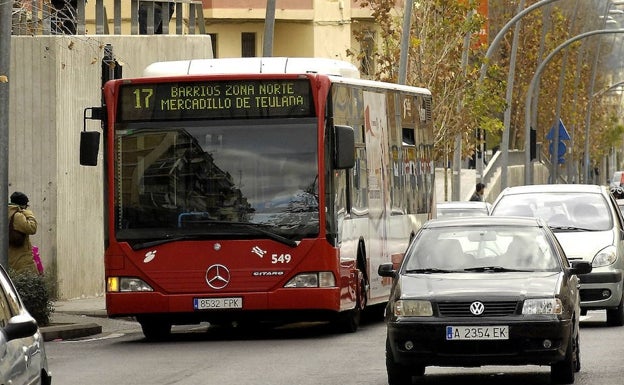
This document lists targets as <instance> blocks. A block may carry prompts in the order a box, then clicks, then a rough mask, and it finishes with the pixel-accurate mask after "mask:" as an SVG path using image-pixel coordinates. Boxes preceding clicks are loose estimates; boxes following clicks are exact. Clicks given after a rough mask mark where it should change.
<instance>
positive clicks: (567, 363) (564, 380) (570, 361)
mask: <svg viewBox="0 0 624 385" xmlns="http://www.w3.org/2000/svg"><path fill="white" fill-rule="evenodd" d="M575 345H576V343H575V342H574V337H572V336H570V341H568V347H567V348H566V353H565V358H564V359H563V361H559V362H557V363H555V364H552V365H551V366H550V379H551V382H552V383H553V384H573V383H574V372H575V371H576V370H575V369H576V365H577V363H576V362H575V361H576V360H575V356H576V352H575V350H576V348H575Z"/></svg>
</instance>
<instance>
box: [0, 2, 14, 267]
mask: <svg viewBox="0 0 624 385" xmlns="http://www.w3.org/2000/svg"><path fill="white" fill-rule="evenodd" d="M12 9H13V2H12V1H0V154H1V155H0V183H2V188H0V265H2V266H3V267H4V268H7V269H8V267H9V257H8V250H9V224H8V219H9V218H8V211H9V209H8V202H9V79H10V76H9V68H10V67H11V21H12V19H11V11H12Z"/></svg>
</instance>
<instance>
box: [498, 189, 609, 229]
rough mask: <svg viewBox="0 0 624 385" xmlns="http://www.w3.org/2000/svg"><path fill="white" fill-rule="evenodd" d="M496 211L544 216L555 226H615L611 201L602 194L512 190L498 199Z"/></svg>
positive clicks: (594, 227) (508, 213)
mask: <svg viewBox="0 0 624 385" xmlns="http://www.w3.org/2000/svg"><path fill="white" fill-rule="evenodd" d="M492 215H516V216H525V217H541V218H543V219H544V220H545V221H546V222H547V223H548V225H549V226H551V227H569V228H578V229H582V230H595V231H606V230H610V229H612V228H613V218H612V217H611V211H610V210H609V206H608V203H607V201H606V200H605V199H604V198H603V197H602V195H600V194H583V193H572V192H570V193H536V194H509V195H505V196H502V197H501V199H500V200H499V201H498V202H497V203H496V205H495V206H494V208H493V209H492Z"/></svg>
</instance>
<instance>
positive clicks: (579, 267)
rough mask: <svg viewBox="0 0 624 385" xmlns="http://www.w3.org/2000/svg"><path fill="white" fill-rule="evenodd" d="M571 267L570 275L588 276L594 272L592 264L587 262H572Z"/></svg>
mask: <svg viewBox="0 0 624 385" xmlns="http://www.w3.org/2000/svg"><path fill="white" fill-rule="evenodd" d="M570 266H571V268H570V273H571V274H575V275H581V274H588V273H591V271H592V264H591V262H587V261H570Z"/></svg>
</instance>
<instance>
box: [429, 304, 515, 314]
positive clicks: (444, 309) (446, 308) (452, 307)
mask: <svg viewBox="0 0 624 385" xmlns="http://www.w3.org/2000/svg"><path fill="white" fill-rule="evenodd" d="M473 302H475V301H466V302H440V303H438V311H439V313H440V316H441V317H484V316H485V317H501V316H509V315H514V314H516V310H517V308H518V302H517V301H502V302H498V301H485V302H484V301H480V302H481V303H483V306H484V308H485V309H484V311H483V314H481V315H479V316H475V315H474V314H472V313H471V312H470V304H471V303H473Z"/></svg>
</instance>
